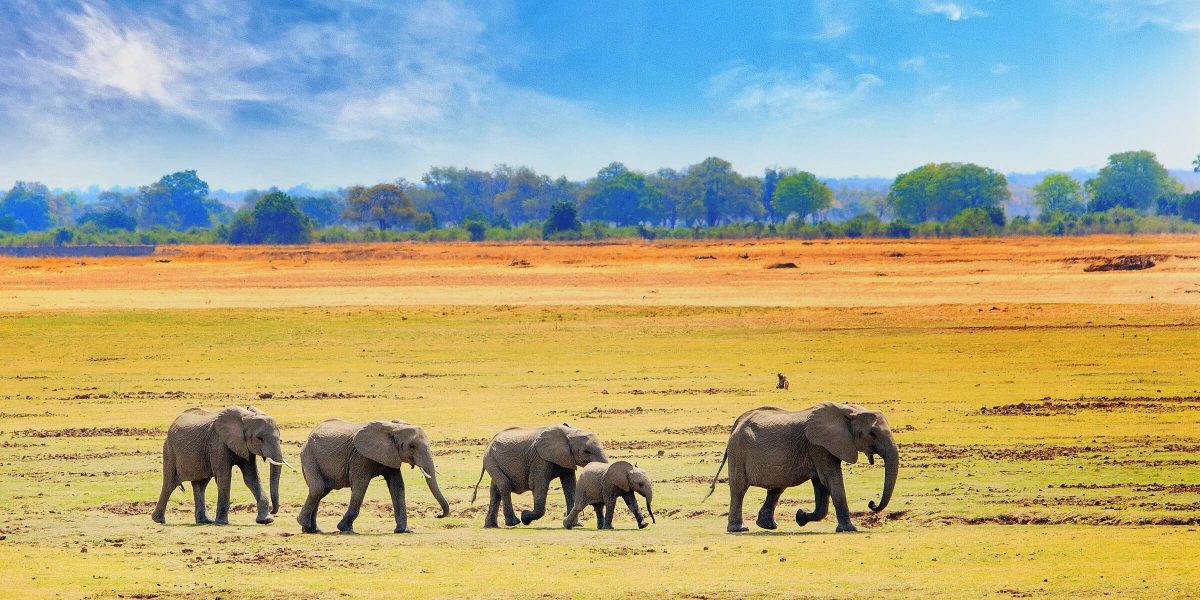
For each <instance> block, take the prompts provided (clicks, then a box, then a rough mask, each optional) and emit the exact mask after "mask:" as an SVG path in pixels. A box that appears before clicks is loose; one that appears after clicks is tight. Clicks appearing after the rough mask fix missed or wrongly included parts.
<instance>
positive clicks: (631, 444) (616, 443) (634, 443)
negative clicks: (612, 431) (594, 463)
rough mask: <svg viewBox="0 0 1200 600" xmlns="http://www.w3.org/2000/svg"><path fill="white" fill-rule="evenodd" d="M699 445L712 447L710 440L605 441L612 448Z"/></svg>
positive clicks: (691, 446)
mask: <svg viewBox="0 0 1200 600" xmlns="http://www.w3.org/2000/svg"><path fill="white" fill-rule="evenodd" d="M698 446H706V447H711V446H712V442H710V441H708V440H673V441H663V440H616V441H608V442H604V447H605V448H606V449H611V450H658V449H668V450H669V449H672V448H695V447H698Z"/></svg>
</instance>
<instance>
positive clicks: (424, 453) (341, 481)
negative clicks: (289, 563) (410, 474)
mask: <svg viewBox="0 0 1200 600" xmlns="http://www.w3.org/2000/svg"><path fill="white" fill-rule="evenodd" d="M300 463H301V465H302V470H303V471H304V481H305V483H307V484H308V498H307V499H306V500H305V501H304V507H303V508H301V509H300V514H299V516H297V517H296V520H297V521H298V522H299V523H300V528H301V530H302V531H304V532H305V533H319V532H320V529H318V528H317V508H318V506H319V505H320V503H321V500H322V499H323V498H324V497H325V496H326V495H328V494H329V492H331V491H333V490H339V489H342V488H345V487H349V488H350V505H349V506H348V507H347V509H346V514H345V515H344V516H342V520H341V521H340V522H339V523H338V526H337V528H338V530H339V531H342V532H347V533H348V532H352V531H354V520H355V519H357V518H358V513H359V510H360V509H361V508H362V503H363V497H364V496H365V495H366V493H367V485H368V484H369V483H370V482H371V480H372V479H374V478H376V477H383V480H384V481H386V482H387V486H388V492H390V494H391V499H392V510H393V512H394V514H395V518H396V528H395V530H394V531H395V532H396V533H408V532H410V531H411V530H410V529H409V527H408V506H407V504H406V501H405V496H404V477H403V476H402V475H401V470H400V469H401V467H403V466H404V465H409V466H410V468H416V469H420V472H421V474H422V475H424V477H425V480H426V483H427V484H428V485H429V491H430V492H432V493H433V497H434V499H436V500H437V503H438V505H439V506H440V507H441V513H440V514H438V515H437V518H439V519H441V518H443V517H445V516H446V515H447V514H449V512H450V505H449V503H447V502H446V498H445V497H444V496H443V495H442V491H441V489H440V488H439V487H438V480H437V471H436V469H434V466H433V453H432V452H431V451H430V448H429V437H428V436H426V435H425V431H424V430H422V429H421V428H420V427H417V426H416V425H412V424H409V423H406V422H404V421H400V420H392V421H371V422H369V423H347V422H345V421H342V420H339V419H330V420H328V421H324V422H322V423H321V424H319V425H317V426H316V428H314V429H313V430H312V433H310V434H309V435H308V441H306V442H305V443H304V448H303V449H301V451H300Z"/></svg>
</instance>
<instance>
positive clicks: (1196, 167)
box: [1192, 154, 1200, 173]
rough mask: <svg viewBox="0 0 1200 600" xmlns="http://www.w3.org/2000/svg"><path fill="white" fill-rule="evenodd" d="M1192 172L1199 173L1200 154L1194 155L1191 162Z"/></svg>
mask: <svg viewBox="0 0 1200 600" xmlns="http://www.w3.org/2000/svg"><path fill="white" fill-rule="evenodd" d="M1192 172H1193V173H1200V154H1197V155H1196V160H1193V161H1192Z"/></svg>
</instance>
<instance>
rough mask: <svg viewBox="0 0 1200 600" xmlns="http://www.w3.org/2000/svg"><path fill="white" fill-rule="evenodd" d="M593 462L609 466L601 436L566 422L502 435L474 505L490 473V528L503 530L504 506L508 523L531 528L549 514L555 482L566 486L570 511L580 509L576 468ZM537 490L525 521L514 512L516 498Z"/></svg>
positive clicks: (486, 461) (488, 455)
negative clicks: (500, 516) (577, 506)
mask: <svg viewBox="0 0 1200 600" xmlns="http://www.w3.org/2000/svg"><path fill="white" fill-rule="evenodd" d="M593 462H602V463H606V462H608V456H607V455H605V454H604V446H603V445H602V444H601V443H600V439H599V438H598V437H596V434H594V433H592V432H590V431H584V430H582V429H576V428H574V427H571V426H570V425H567V424H566V423H563V424H562V425H549V426H546V427H510V428H508V429H505V430H504V431H501V432H500V433H497V434H496V437H494V438H492V442H491V443H490V444H488V447H487V450H485V451H484V453H483V469H482V470H481V471H480V472H479V480H478V481H476V482H475V491H474V492H472V493H471V502H474V501H475V498H476V496H477V495H478V494H479V483H480V482H482V481H483V474H484V473H485V472H486V473H487V474H488V476H490V477H491V479H492V483H491V493H490V495H489V498H490V499H489V502H488V512H487V516H486V517H484V520H483V526H484V527H488V528H491V527H499V525H498V524H497V516H498V514H497V513H498V511H499V507H500V504H501V502H503V504H504V524H505V525H507V526H509V527H512V526H514V525H516V524H517V523H522V524H525V525H528V524H530V523H532V522H534V521H536V520H537V519H540V518H542V515H545V514H546V494H547V492H549V491H550V482H551V481H554V480H555V479H558V480H559V481H560V482H561V483H562V490H563V496H564V497H565V498H566V501H567V510H568V511H570V510H571V507H572V506H574V505H575V467H576V466H580V467H582V466H585V465H587V464H588V463H593ZM528 491H532V492H533V510H523V511H521V518H520V520H518V519H517V516H516V514H515V513H514V512H513V505H512V494H523V493H525V492H528Z"/></svg>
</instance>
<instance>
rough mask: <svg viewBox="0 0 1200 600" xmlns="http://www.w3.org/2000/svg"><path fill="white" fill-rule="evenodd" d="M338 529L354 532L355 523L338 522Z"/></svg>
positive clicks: (343, 531)
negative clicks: (344, 523)
mask: <svg viewBox="0 0 1200 600" xmlns="http://www.w3.org/2000/svg"><path fill="white" fill-rule="evenodd" d="M338 531H340V532H342V533H354V526H353V525H343V524H341V523H338Z"/></svg>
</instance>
